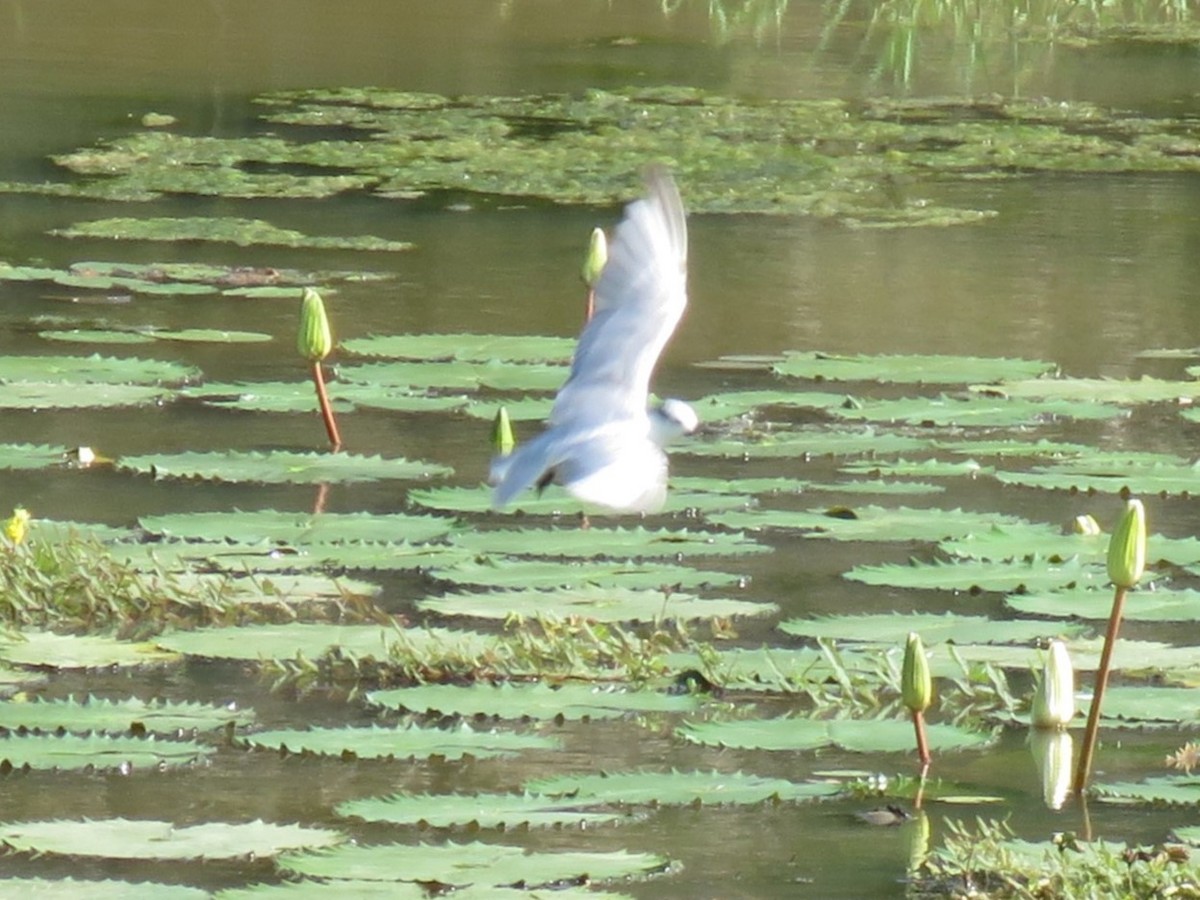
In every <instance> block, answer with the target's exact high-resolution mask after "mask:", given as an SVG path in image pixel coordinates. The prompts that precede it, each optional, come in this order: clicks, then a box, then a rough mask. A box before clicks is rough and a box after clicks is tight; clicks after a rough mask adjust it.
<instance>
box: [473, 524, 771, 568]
mask: <svg viewBox="0 0 1200 900" xmlns="http://www.w3.org/2000/svg"><path fill="white" fill-rule="evenodd" d="M451 542H452V543H453V544H454V545H455V546H456V547H462V548H463V549H465V550H469V551H470V552H471V553H477V554H488V555H496V554H513V555H520V556H538V557H543V556H561V557H573V558H577V559H593V558H600V557H607V558H610V559H626V558H637V559H676V558H677V559H679V560H681V561H682V560H683V559H687V558H688V557H695V556H738V555H743V554H748V553H770V552H771V550H772V549H773V548H771V547H770V546H768V545H766V544H760V543H757V542H756V541H754V540H751V539H748V538H747V537H746V536H745V535H743V534H725V533H720V532H712V531H708V532H706V531H689V530H687V529H682V530H679V531H668V530H667V529H658V530H654V529H647V528H643V527H641V526H638V527H636V528H587V529H583V528H579V527H578V526H575V527H568V528H555V529H520V530H511V531H509V530H505V531H462V532H459V533H457V534H455V535H453V536H452V538H451Z"/></svg>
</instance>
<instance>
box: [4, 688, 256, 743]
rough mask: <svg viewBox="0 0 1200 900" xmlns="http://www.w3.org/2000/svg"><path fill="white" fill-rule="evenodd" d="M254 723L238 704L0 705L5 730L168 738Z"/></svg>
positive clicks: (96, 701) (70, 700) (92, 701)
mask: <svg viewBox="0 0 1200 900" xmlns="http://www.w3.org/2000/svg"><path fill="white" fill-rule="evenodd" d="M253 722H254V711H253V710H251V709H239V708H237V706H236V705H235V704H230V705H228V706H213V705H209V704H207V703H194V702H190V701H186V700H185V701H180V702H178V703H173V702H171V701H169V700H142V699H140V698H137V697H128V698H126V699H124V700H105V699H102V698H99V697H91V696H89V697H85V698H84V699H83V701H76V700H75V698H74V697H67V698H66V699H64V700H44V699H41V698H38V699H35V700H33V701H31V702H17V701H13V700H7V701H3V702H0V728H4V729H8V730H9V731H17V730H19V729H26V730H29V731H47V732H48V731H55V730H59V729H61V730H64V731H71V732H81V733H85V732H123V731H129V730H130V729H132V728H135V727H136V728H139V729H145V731H148V732H151V733H156V734H166V733H170V732H174V731H183V732H187V731H215V730H217V729H220V728H224V727H225V726H226V725H230V724H232V725H237V726H247V725H250V724H252V723H253Z"/></svg>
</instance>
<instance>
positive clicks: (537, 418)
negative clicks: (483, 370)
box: [462, 396, 554, 442]
mask: <svg viewBox="0 0 1200 900" xmlns="http://www.w3.org/2000/svg"><path fill="white" fill-rule="evenodd" d="M501 406H503V407H504V410H505V412H507V413H508V419H509V421H510V422H544V421H545V420H546V419H547V418H549V417H550V411H551V410H552V409H554V398H553V397H550V396H543V397H519V398H516V399H505V400H504V402H503V403H500V402H497V401H496V400H494V399H492V398H490V397H489V398H487V399H476V400H470V401H469V402H468V403H467V405H466V406H464V407H463V408H462V411H463V412H465V413H466V414H467V415H468V416H471V418H473V419H483V420H484V421H485V422H491V421H492V420H493V419H495V418H496V411H497V410H498V409H500V407H501ZM516 437H517V439H518V442H519V440H520V438H521V435H520V434H518V435H516Z"/></svg>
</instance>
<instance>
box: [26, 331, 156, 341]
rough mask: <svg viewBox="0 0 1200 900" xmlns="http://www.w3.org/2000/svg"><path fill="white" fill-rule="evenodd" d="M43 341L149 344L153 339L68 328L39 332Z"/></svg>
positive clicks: (136, 334) (138, 333)
mask: <svg viewBox="0 0 1200 900" xmlns="http://www.w3.org/2000/svg"><path fill="white" fill-rule="evenodd" d="M38 337H40V338H41V339H42V340H44V341H61V342H63V343H68V344H151V343H153V342H154V337H153V336H152V335H150V334H147V333H146V332H142V331H115V330H105V329H101V328H69V329H62V330H58V331H39V332H38Z"/></svg>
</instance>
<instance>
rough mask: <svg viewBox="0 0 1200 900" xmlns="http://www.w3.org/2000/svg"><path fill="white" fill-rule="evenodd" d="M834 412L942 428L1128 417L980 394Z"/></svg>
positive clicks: (873, 403) (1076, 405)
mask: <svg viewBox="0 0 1200 900" xmlns="http://www.w3.org/2000/svg"><path fill="white" fill-rule="evenodd" d="M830 413H831V414H833V415H835V416H837V417H839V418H842V419H850V420H855V421H857V420H863V421H869V422H888V423H894V422H902V423H904V424H907V425H921V426H924V427H941V428H945V427H948V426H952V425H954V426H960V427H968V426H973V427H983V428H1016V427H1018V426H1021V425H1038V424H1041V423H1043V422H1052V421H1054V420H1056V419H1110V418H1113V417H1115V416H1122V415H1126V413H1124V412H1123V411H1122V410H1121V409H1120V408H1119V407H1116V406H1106V405H1104V404H1101V403H1086V402H1079V401H1066V400H1062V401H1053V402H1052V401H1042V400H1019V399H1018V400H1010V399H1005V398H1003V397H992V396H983V395H980V394H970V395H967V396H959V395H955V396H947V395H944V394H943V395H942V396H939V397H901V398H899V399H888V400H884V399H868V400H862V401H859V402H856V403H854V404H847V405H844V406H840V407H837V408H836V409H831V410H830Z"/></svg>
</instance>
